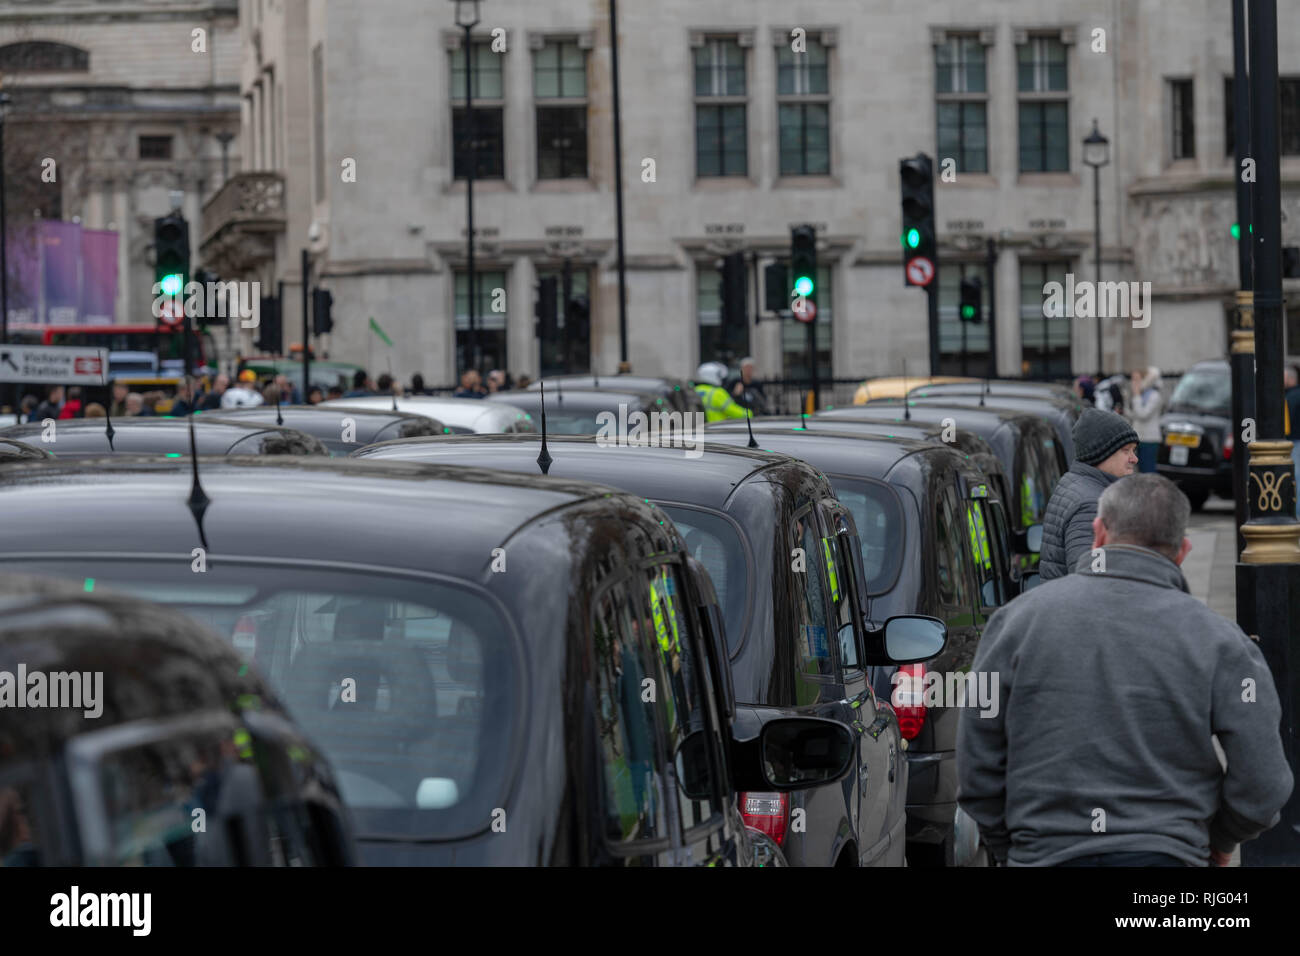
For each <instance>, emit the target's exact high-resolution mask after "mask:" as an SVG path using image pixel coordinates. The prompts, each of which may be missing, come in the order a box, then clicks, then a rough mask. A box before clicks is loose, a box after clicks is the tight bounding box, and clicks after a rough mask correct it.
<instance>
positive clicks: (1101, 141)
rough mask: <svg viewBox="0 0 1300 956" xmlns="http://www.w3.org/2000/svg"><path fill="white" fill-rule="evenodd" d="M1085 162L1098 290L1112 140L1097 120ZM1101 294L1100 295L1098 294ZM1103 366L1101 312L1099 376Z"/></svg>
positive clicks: (1085, 145) (1085, 142) (1088, 140)
mask: <svg viewBox="0 0 1300 956" xmlns="http://www.w3.org/2000/svg"><path fill="white" fill-rule="evenodd" d="M1083 161H1084V163H1085V164H1086V165H1088V166H1091V167H1092V237H1093V243H1094V255H1095V256H1096V263H1097V277H1096V279H1097V288H1098V289H1100V288H1101V167H1103V166H1108V165H1110V140H1108V139H1107V138H1106V137H1105V136H1102V135H1101V133H1100V132H1098V130H1097V120H1096V118H1094V119H1093V121H1092V132H1091V133H1089V134H1088V135H1087V136H1086V137H1085V138H1084V140H1083ZM1098 294H1100V293H1098ZM1102 371H1103V367H1102V364H1101V312H1100V310H1098V313H1097V374H1098V375H1100V374H1102Z"/></svg>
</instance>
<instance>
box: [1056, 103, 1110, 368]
mask: <svg viewBox="0 0 1300 956" xmlns="http://www.w3.org/2000/svg"><path fill="white" fill-rule="evenodd" d="M1093 126H1094V127H1095V126H1096V124H1095V123H1094V124H1093ZM1092 242H1093V256H1094V261H1095V262H1096V265H1097V275H1096V277H1095V278H1096V282H1097V285H1096V288H1098V289H1100V288H1101V167H1100V166H1093V167H1092ZM1043 325H1044V327H1046V325H1047V323H1046V322H1044V323H1043ZM1103 368H1104V366H1103V365H1102V362H1101V310H1100V309H1099V310H1098V311H1097V371H1098V373H1100V372H1101V370H1102V369H1103Z"/></svg>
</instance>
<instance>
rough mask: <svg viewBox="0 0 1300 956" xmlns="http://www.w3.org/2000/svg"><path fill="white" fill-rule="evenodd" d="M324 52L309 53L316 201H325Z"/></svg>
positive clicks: (320, 50)
mask: <svg viewBox="0 0 1300 956" xmlns="http://www.w3.org/2000/svg"><path fill="white" fill-rule="evenodd" d="M324 57H325V51H324V49H323V48H322V46H321V44H319V43H318V44H316V46H315V47H313V48H312V51H311V111H312V115H311V149H312V160H313V166H314V169H315V172H316V201H317V202H324V201H325V59H324Z"/></svg>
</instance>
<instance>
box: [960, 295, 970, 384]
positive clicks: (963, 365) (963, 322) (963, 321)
mask: <svg viewBox="0 0 1300 956" xmlns="http://www.w3.org/2000/svg"><path fill="white" fill-rule="evenodd" d="M957 321H958V322H960V323H961V374H962V375H963V376H965V375H967V374H969V373H968V372H967V369H966V326H967V324H968V323H967V322H966V318H965V316H963V315H962V314H961V308H960V306H959V307H958V310H957Z"/></svg>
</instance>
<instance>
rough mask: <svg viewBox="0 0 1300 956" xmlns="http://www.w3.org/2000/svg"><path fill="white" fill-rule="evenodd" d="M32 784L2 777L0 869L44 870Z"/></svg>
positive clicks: (16, 778)
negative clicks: (41, 868)
mask: <svg viewBox="0 0 1300 956" xmlns="http://www.w3.org/2000/svg"><path fill="white" fill-rule="evenodd" d="M32 790H33V788H32V786H31V782H30V780H23V779H20V778H18V777H17V776H16V775H15V776H13V777H11V778H10V779H8V780H6V779H4V778H2V777H0V869H4V868H5V867H19V866H41V865H42V859H43V857H42V848H43V847H44V842H45V841H44V840H43V839H42V837H41V827H40V825H39V822H38V820H37V819H36V814H37V812H38V810H39V805H38V803H37V801H36V800H35V799H34V798H33V793H32Z"/></svg>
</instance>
